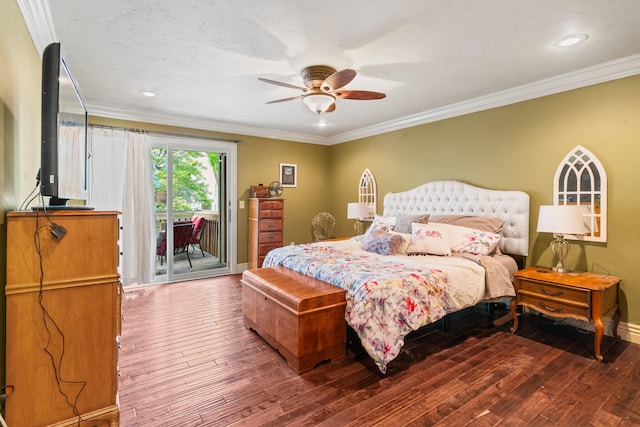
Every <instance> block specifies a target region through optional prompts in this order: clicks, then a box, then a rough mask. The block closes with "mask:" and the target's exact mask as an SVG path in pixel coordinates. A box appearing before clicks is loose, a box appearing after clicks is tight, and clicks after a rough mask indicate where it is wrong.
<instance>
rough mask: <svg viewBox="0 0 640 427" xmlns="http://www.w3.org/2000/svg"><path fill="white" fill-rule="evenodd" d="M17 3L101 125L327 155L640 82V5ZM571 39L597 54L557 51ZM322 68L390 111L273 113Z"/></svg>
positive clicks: (504, 1) (349, 105)
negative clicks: (434, 125)
mask: <svg viewBox="0 0 640 427" xmlns="http://www.w3.org/2000/svg"><path fill="white" fill-rule="evenodd" d="M18 1H19V4H20V7H21V9H22V10H23V14H24V15H25V17H26V20H27V24H28V25H29V26H30V31H31V33H32V36H33V38H34V41H35V43H36V47H37V48H38V49H39V50H40V51H41V50H42V49H43V48H44V45H46V43H48V42H51V41H60V42H61V43H62V46H63V49H64V51H65V54H66V56H67V58H68V61H69V63H70V65H71V68H72V71H73V73H74V74H75V76H76V79H77V80H78V82H79V84H80V87H81V91H82V93H83V96H84V98H85V101H86V103H87V105H88V109H89V112H90V113H91V114H96V115H102V116H111V117H119V118H129V119H133V120H143V121H148V122H156V123H166V124H177V125H184V126H191V127H198V128H204V129H213V130H221V131H230V132H236V133H245V134H248V135H261V136H272V137H278V138H284V139H294V140H301V141H309V142H317V143H335V142H342V141H344V140H349V139H353V138H355V137H358V136H366V135H369V134H375V133H379V132H384V131H387V130H390V129H395V128H401V127H403V126H409V125H413V124H417V123H420V122H427V121H429V120H431V119H434V118H441V117H444V116H447V115H455V114H459V113H464V112H468V111H473V110H478V109H482V108H490V107H492V106H495V105H500V104H505V103H509V102H514V101H518V100H522V99H526V98H531V97H534V96H539V95H541V94H546V93H553V92H554V91H560V90H566V89H567V88H572V87H579V86H580V85H584V84H591V83H594V82H598V81H605V80H607V79H611V78H616V77H619V76H624V75H631V74H637V73H640V65H639V64H640V2H639V1H637V0H608V1H604V0H575V1H572V0H536V1H533V0H531V1H513V0H483V1H472V0H448V1H442V0H438V1H436V0H405V1H395V0H394V1H382V0H349V1H344V0H342V1H337V0H325V1H321V2H318V1H313V2H310V1H302V0H298V1H291V0H288V1H285V0H279V1H276V0H262V1H257V0H255V1H238V0H208V1H205V0H200V1H196V0H181V1H175V0H154V1H151V0H108V1H104V0H83V1H77V0H55V1H49V0H39V1H34V0H32V1H29V0H18ZM34 3H35V4H36V5H35V6H34ZM572 33H587V34H588V35H589V39H588V40H587V41H586V42H584V43H582V44H580V45H578V46H575V47H573V48H557V47H554V46H553V42H554V41H555V40H556V39H558V38H560V37H561V36H565V35H567V34H572ZM315 64H325V65H330V66H332V67H334V68H336V69H343V68H353V69H355V70H356V71H357V73H358V75H357V76H356V77H355V79H354V80H353V81H352V82H351V83H349V84H348V85H347V86H346V87H345V89H359V90H370V91H379V92H385V93H386V94H387V97H386V98H385V99H382V100H375V101H358V100H345V99H338V100H337V108H336V110H335V112H332V113H326V114H323V115H322V116H323V118H324V120H325V121H326V122H327V126H326V127H319V126H317V124H318V121H319V118H321V117H318V115H317V114H315V113H312V112H311V111H310V110H309V109H308V108H307V107H306V106H305V105H304V104H303V103H302V101H300V100H296V101H291V102H283V103H277V104H270V105H267V104H266V102H267V101H271V100H274V99H279V98H286V97H290V96H295V95H298V94H299V92H297V91H296V90H294V89H291V88H286V87H280V86H275V85H270V84H267V83H264V82H261V81H259V80H258V77H264V78H268V79H272V80H278V81H282V82H286V83H290V84H293V85H296V86H301V85H302V80H301V78H300V76H299V71H300V69H302V68H304V67H306V66H309V65H315ZM141 90H152V91H155V92H156V93H157V96H156V97H153V98H146V97H143V96H141V95H140V93H139V92H140V91H141ZM474 103H475V105H474Z"/></svg>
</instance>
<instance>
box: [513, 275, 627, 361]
mask: <svg viewBox="0 0 640 427" xmlns="http://www.w3.org/2000/svg"><path fill="white" fill-rule="evenodd" d="M513 285H514V287H515V290H516V296H515V298H513V299H512V300H511V315H512V316H513V327H512V328H511V332H512V333H515V332H516V330H517V329H518V315H517V312H516V307H517V306H518V305H522V306H526V307H529V308H532V309H534V310H536V311H538V312H539V313H542V314H545V315H547V316H551V317H557V318H568V319H576V320H582V321H585V322H590V323H592V324H593V325H594V326H595V338H594V343H593V347H594V353H595V356H596V359H598V360H599V361H602V360H603V357H602V354H600V344H601V343H602V337H603V335H604V324H603V323H602V317H603V316H612V317H613V322H612V327H613V329H612V333H613V336H614V337H615V338H616V339H620V336H619V335H618V324H619V323H620V317H621V315H622V312H621V310H620V305H619V303H618V291H619V285H620V278H618V277H615V276H609V275H602V274H595V273H578V272H566V271H563V272H559V271H554V270H553V269H550V268H545V267H530V268H526V269H524V270H520V271H518V272H516V273H515V274H514V275H513Z"/></svg>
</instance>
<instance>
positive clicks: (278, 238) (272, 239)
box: [258, 231, 282, 245]
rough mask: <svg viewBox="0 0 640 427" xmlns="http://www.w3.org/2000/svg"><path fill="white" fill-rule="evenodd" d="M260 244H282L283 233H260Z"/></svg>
mask: <svg viewBox="0 0 640 427" xmlns="http://www.w3.org/2000/svg"><path fill="white" fill-rule="evenodd" d="M258 243H259V244H260V245H262V244H264V243H282V232H280V231H273V232H263V233H258Z"/></svg>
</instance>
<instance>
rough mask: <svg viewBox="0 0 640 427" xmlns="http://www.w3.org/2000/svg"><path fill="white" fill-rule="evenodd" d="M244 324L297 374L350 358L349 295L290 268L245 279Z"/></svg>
mask: <svg viewBox="0 0 640 427" xmlns="http://www.w3.org/2000/svg"><path fill="white" fill-rule="evenodd" d="M241 281H242V312H243V317H244V324H245V326H246V327H247V328H250V329H253V330H255V331H256V332H257V333H258V334H259V335H260V336H261V337H262V338H264V340H265V341H267V342H268V343H269V344H270V345H271V346H272V347H274V348H275V349H276V350H278V352H280V354H281V355H282V356H284V358H285V359H286V361H287V364H288V365H289V366H290V367H291V368H292V369H293V370H294V371H296V372H298V373H302V372H306V371H309V370H311V369H313V368H314V367H315V366H316V365H317V364H318V363H320V362H323V361H326V360H337V359H341V358H343V357H344V356H345V354H346V339H347V337H346V334H347V327H346V322H345V318H344V316H345V306H346V302H345V292H344V290H342V289H340V288H338V287H335V286H332V285H330V284H328V283H325V282H322V281H320V280H317V279H314V278H312V277H308V276H305V275H303V274H300V273H297V272H295V271H293V270H289V269H287V268H284V267H274V268H257V269H252V270H247V271H245V272H244V273H243V274H242V280H241Z"/></svg>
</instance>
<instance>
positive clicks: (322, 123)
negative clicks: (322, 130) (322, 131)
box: [318, 119, 327, 127]
mask: <svg viewBox="0 0 640 427" xmlns="http://www.w3.org/2000/svg"><path fill="white" fill-rule="evenodd" d="M326 125H327V121H326V120H325V119H320V120H318V126H319V127H325V126H326Z"/></svg>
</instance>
